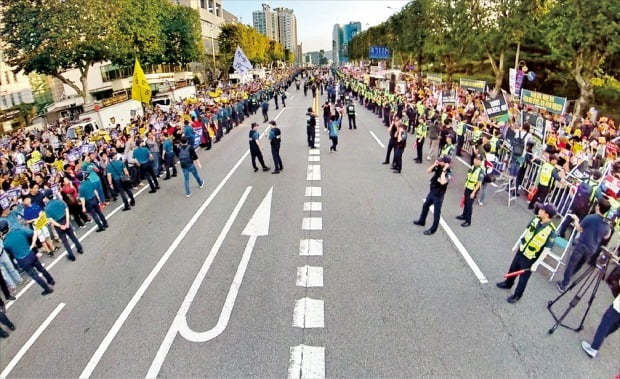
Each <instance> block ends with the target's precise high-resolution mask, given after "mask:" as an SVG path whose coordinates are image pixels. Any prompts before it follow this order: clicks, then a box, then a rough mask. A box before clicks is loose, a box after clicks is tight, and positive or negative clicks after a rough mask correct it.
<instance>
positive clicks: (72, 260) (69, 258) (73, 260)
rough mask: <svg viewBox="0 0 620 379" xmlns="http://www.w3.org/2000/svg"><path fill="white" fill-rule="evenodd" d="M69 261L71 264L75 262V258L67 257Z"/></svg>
mask: <svg viewBox="0 0 620 379" xmlns="http://www.w3.org/2000/svg"><path fill="white" fill-rule="evenodd" d="M67 259H68V260H70V261H71V262H75V256H71V257H70V256H68V255H67Z"/></svg>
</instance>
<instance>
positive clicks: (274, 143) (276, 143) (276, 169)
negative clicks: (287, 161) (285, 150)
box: [269, 121, 284, 174]
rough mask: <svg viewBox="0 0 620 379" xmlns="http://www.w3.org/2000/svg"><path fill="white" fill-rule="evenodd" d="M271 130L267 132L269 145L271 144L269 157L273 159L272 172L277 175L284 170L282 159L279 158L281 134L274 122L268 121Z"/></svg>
mask: <svg viewBox="0 0 620 379" xmlns="http://www.w3.org/2000/svg"><path fill="white" fill-rule="evenodd" d="M269 124H270V125H271V130H270V131H269V143H270V144H271V156H272V157H273V172H272V174H279V173H280V171H282V170H283V169H284V167H283V166H282V158H280V144H281V143H282V132H281V131H280V128H278V127H277V125H276V122H275V121H269Z"/></svg>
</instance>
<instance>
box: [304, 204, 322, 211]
mask: <svg viewBox="0 0 620 379" xmlns="http://www.w3.org/2000/svg"><path fill="white" fill-rule="evenodd" d="M322 210H323V203H321V202H320V201H307V202H305V203H304V211H309V212H321V211H322Z"/></svg>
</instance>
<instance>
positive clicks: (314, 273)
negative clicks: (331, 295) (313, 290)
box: [296, 265, 323, 287]
mask: <svg viewBox="0 0 620 379" xmlns="http://www.w3.org/2000/svg"><path fill="white" fill-rule="evenodd" d="M296 285H297V287H323V267H313V266H308V265H305V266H304V267H297V282H296Z"/></svg>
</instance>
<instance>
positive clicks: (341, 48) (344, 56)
mask: <svg viewBox="0 0 620 379" xmlns="http://www.w3.org/2000/svg"><path fill="white" fill-rule="evenodd" d="M361 31H362V24H361V23H360V22H349V23H348V24H345V25H343V26H340V25H339V24H336V25H334V30H333V32H332V50H333V53H332V56H333V60H334V64H336V65H343V64H345V63H347V62H349V43H350V42H351V40H352V39H353V38H354V37H355V36H356V35H358V34H359V33H360V32H361Z"/></svg>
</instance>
